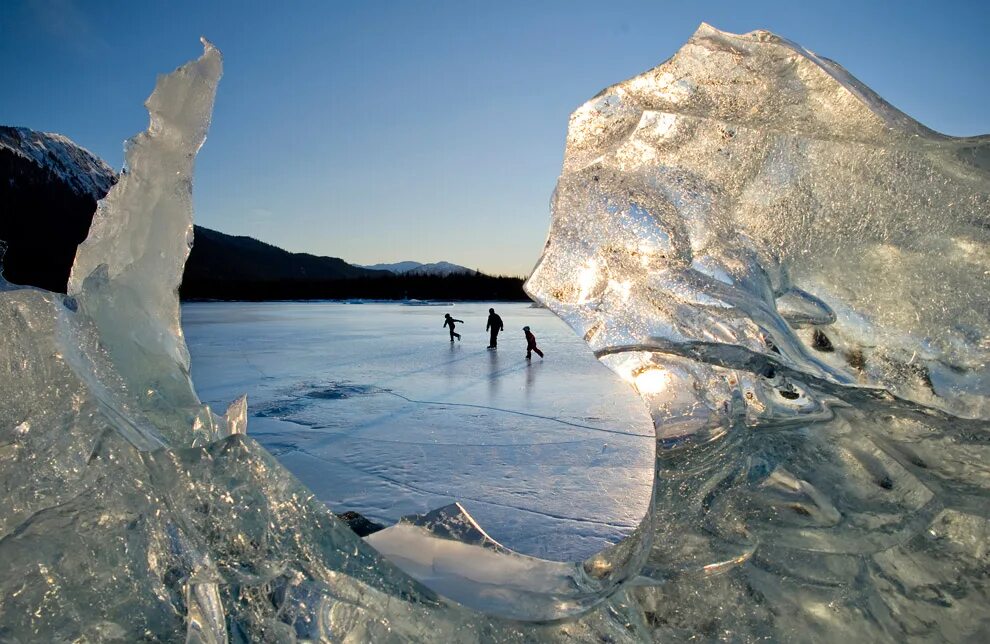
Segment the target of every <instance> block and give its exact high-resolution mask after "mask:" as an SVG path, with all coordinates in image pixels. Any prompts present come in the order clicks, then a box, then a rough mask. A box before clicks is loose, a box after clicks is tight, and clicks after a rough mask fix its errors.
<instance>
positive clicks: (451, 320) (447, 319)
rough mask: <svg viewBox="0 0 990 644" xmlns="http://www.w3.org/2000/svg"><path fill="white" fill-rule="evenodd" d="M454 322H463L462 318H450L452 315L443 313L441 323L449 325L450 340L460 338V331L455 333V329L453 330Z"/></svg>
mask: <svg viewBox="0 0 990 644" xmlns="http://www.w3.org/2000/svg"><path fill="white" fill-rule="evenodd" d="M454 322H460V323H461V324H464V320H458V319H456V318H452V317H450V313H444V314H443V325H444V326H449V327H450V341H451V342H453V341H454V338H457V339H458V340H460V339H461V334H460V333H457V332H456V331H454Z"/></svg>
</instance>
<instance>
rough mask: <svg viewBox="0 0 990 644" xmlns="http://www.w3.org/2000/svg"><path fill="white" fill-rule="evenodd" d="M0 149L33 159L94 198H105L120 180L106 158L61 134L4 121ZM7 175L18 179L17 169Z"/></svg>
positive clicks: (68, 184) (1, 128)
mask: <svg viewBox="0 0 990 644" xmlns="http://www.w3.org/2000/svg"><path fill="white" fill-rule="evenodd" d="M0 151H3V152H5V153H7V154H12V155H14V156H19V157H22V158H23V159H26V160H29V161H31V162H33V163H34V165H35V166H37V167H39V168H42V169H44V170H47V171H48V172H51V173H52V174H53V175H55V177H57V178H58V179H59V180H61V181H62V182H63V183H65V184H66V185H67V186H68V187H69V188H71V189H72V190H73V191H75V192H77V193H80V194H85V195H88V196H90V197H92V198H93V200H94V201H99V200H100V199H102V198H103V196H104V195H106V194H107V191H108V190H110V187H111V186H112V185H113V184H115V183H117V173H116V172H114V169H113V168H111V167H110V166H109V165H107V164H106V162H104V161H103V159H101V158H99V157H98V156H96V155H95V154H93V153H92V152H90V151H89V150H87V149H86V148H82V147H80V146H78V145H76V144H75V143H74V142H73V141H72V140H71V139H70V138H68V137H66V136H62V135H61V134H55V133H53V132H36V131H34V130H29V129H28V128H26V127H9V126H6V125H0ZM7 177H8V179H10V180H14V181H16V180H17V177H16V176H15V175H14V174H13V173H11V174H8V175H7Z"/></svg>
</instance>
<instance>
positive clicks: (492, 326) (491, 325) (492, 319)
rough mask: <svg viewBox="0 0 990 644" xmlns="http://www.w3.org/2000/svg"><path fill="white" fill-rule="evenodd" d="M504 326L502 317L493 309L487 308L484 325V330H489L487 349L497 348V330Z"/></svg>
mask: <svg viewBox="0 0 990 644" xmlns="http://www.w3.org/2000/svg"><path fill="white" fill-rule="evenodd" d="M504 328H505V325H504V324H502V318H500V317H499V316H498V314H497V313H495V309H488V324H487V325H485V331H491V334H492V335H491V340H489V342H488V348H489V349H496V348H498V332H499V331H501V330H502V329H504Z"/></svg>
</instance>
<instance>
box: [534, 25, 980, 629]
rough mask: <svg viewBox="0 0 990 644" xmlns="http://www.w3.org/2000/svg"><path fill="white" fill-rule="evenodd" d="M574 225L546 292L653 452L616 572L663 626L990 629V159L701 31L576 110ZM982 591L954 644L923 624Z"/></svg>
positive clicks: (781, 51) (864, 92)
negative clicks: (984, 563) (977, 551)
mask: <svg viewBox="0 0 990 644" xmlns="http://www.w3.org/2000/svg"><path fill="white" fill-rule="evenodd" d="M552 209H553V211H552V221H551V228H550V235H549V239H548V240H547V243H546V248H545V251H544V254H543V256H542V257H541V259H540V261H539V263H538V264H537V266H536V269H535V270H534V272H533V275H532V276H531V278H530V279H529V281H528V282H527V284H526V288H527V290H528V292H529V293H530V294H531V295H532V296H533V297H534V298H535V299H537V300H538V301H540V302H541V303H543V304H545V305H546V306H547V307H548V308H550V309H551V310H552V311H554V312H555V313H557V314H558V315H560V316H561V317H562V318H563V319H564V320H565V321H567V322H568V323H569V324H570V325H571V327H572V328H574V330H575V331H576V332H577V333H579V334H580V335H581V336H583V337H584V338H585V340H586V341H587V342H588V344H589V345H590V346H591V347H592V348H593V349H594V350H595V352H596V355H598V356H599V358H600V359H601V360H602V362H603V363H605V364H606V365H608V366H609V367H610V368H611V369H612V370H613V371H615V372H616V373H617V374H618V375H619V376H621V377H622V378H623V379H625V380H627V381H628V382H629V383H630V384H631V385H632V386H633V387H635V389H636V390H637V391H638V392H639V394H640V395H641V396H642V398H643V400H644V401H645V402H646V404H647V406H648V407H649V409H650V412H651V414H652V416H653V420H654V424H655V427H656V433H657V468H656V479H655V483H654V490H653V505H652V508H653V511H652V512H651V513H650V515H649V516H648V517H647V518H646V519H645V520H644V522H643V525H642V526H641V532H640V533H639V534H638V535H636V536H635V537H633V538H631V539H630V540H628V541H627V542H625V543H623V544H620V545H619V546H618V547H616V548H615V549H614V551H615V552H618V551H620V550H621V549H623V548H633V547H639V548H645V549H648V550H649V556H648V558H647V560H646V562H645V564H644V565H643V567H642V568H641V570H640V578H639V581H640V582H641V583H642V584H644V585H657V586H658V587H659V588H660V590H657V591H655V592H654V591H652V590H642V591H640V592H641V594H640V595H639V597H640V598H641V599H642V600H643V602H644V603H643V604H642V605H643V606H649V607H650V608H649V609H648V610H649V611H654V612H655V614H666V615H667V616H668V618H669V616H671V615H677V620H678V621H679V622H680V623H683V622H681V620H684V619H685V618H686V619H687V620H688V621H691V622H692V623H693V624H695V626H697V625H698V624H699V623H700V622H699V620H704V619H706V618H705V615H706V613H708V614H710V612H711V611H715V612H720V613H721V612H722V611H723V610H725V607H726V606H733V607H734V608H733V609H732V612H733V616H732V617H731V618H730V617H728V616H725V618H724V619H732V620H733V621H732V623H729V624H726V623H725V621H724V620H723V622H722V624H723V625H724V626H725V628H726V630H725V631H717V632H718V633H719V636H720V637H721V636H725V637H728V638H729V639H732V638H733V637H734V636H736V635H738V633H739V630H736V629H741V630H743V631H745V632H747V633H748V634H749V635H750V636H752V635H753V634H755V633H758V632H760V629H761V628H763V627H768V628H769V629H770V631H769V632H773V633H775V634H776V636H777V637H783V638H785V639H786V638H789V637H795V636H797V637H799V638H806V637H809V636H810V637H812V638H814V637H815V636H814V635H809V633H813V632H815V631H814V629H825V630H824V631H821V632H824V633H826V634H827V637H826V639H840V638H842V637H846V636H848V635H850V634H856V637H857V638H858V639H863V638H868V637H874V636H880V635H881V634H883V635H885V636H886V637H894V638H897V637H901V636H903V635H904V634H906V633H914V634H926V635H929V636H934V637H947V638H948V639H953V638H954V637H959V636H960V634H969V635H970V636H972V635H973V634H975V633H977V632H979V630H980V629H981V628H985V625H984V626H981V620H982V619H983V617H982V610H983V609H982V608H980V604H981V602H984V601H986V600H987V598H988V588H987V585H986V584H985V583H984V582H981V581H980V580H979V576H980V573H979V572H978V569H979V567H980V564H978V563H977V561H976V559H974V558H972V556H971V555H970V554H963V553H962V550H961V549H960V547H961V545H960V544H961V543H962V540H965V539H974V540H979V539H981V538H984V539H985V538H986V534H987V532H986V531H987V521H986V520H987V516H988V515H987V508H988V507H990V485H988V481H990V470H988V468H987V464H986V463H987V462H986V460H985V459H986V456H987V451H986V449H985V445H986V441H987V436H988V435H990V430H988V426H987V423H986V421H985V419H987V418H988V417H990V363H988V358H990V341H988V338H990V281H988V280H987V279H986V276H987V275H988V274H990V138H988V137H978V138H971V139H954V138H951V137H946V136H943V135H940V134H937V133H935V132H932V131H931V130H929V129H927V128H925V127H924V126H922V125H920V124H919V123H917V122H915V121H913V120H912V119H910V118H909V117H907V116H906V115H904V114H902V113H901V112H899V111H897V110H896V109H894V108H893V107H892V106H890V105H889V104H887V103H886V102H884V101H883V100H882V99H881V98H880V97H878V96H877V95H876V94H874V93H873V92H871V91H870V90H869V89H868V88H867V87H865V86H864V85H862V83H860V82H859V81H857V80H856V79H854V78H853V77H852V76H850V75H849V74H848V73H847V72H846V71H845V70H843V69H842V68H841V67H840V66H839V65H837V64H836V63H834V62H832V61H829V60H826V59H823V58H821V57H819V56H816V55H815V54H813V53H811V52H809V51H807V50H805V49H803V48H801V47H800V46H798V45H796V44H794V43H791V42H788V41H786V40H784V39H782V38H779V37H777V36H775V35H773V34H770V33H767V32H754V33H751V34H746V35H741V36H739V35H733V34H727V33H723V32H720V31H718V30H716V29H713V28H711V27H709V26H707V25H702V27H701V28H700V29H699V30H698V32H697V33H696V34H695V35H694V36H693V37H692V38H691V40H690V41H689V42H688V43H687V44H686V45H685V46H684V47H683V48H682V49H681V50H680V51H679V52H678V53H677V54H676V55H675V56H674V57H673V58H671V59H670V60H668V61H667V62H666V63H664V64H662V65H660V66H659V67H657V68H655V69H652V70H650V71H648V72H646V73H644V74H641V75H639V76H636V77H634V78H632V79H630V80H627V81H625V82H623V83H619V84H618V85H615V86H613V87H610V88H608V89H606V90H604V91H603V92H601V93H600V94H599V95H598V96H596V97H595V98H593V99H591V100H590V101H589V102H588V103H586V104H584V105H583V106H581V107H580V108H578V109H577V110H576V111H575V112H574V114H573V115H572V116H571V121H570V127H569V130H568V136H567V149H566V153H565V159H564V167H563V172H562V174H561V177H560V180H559V182H558V184H557V189H556V192H555V194H554V197H553V203H552ZM967 418H968V419H967ZM981 419H982V420H981ZM936 463H937V464H936ZM950 463H951V464H950ZM950 516H951V517H952V519H949V517H950ZM947 521H948V522H950V523H952V524H953V525H956V526H961V525H963V524H965V525H968V526H970V527H971V528H972V529H973V532H972V533H968V534H967V535H966V536H962V534H960V533H956V534H957V535H958V536H957V537H956V538H957V539H958V540H959V541H957V542H955V543H954V545H949V544H948V541H944V540H941V539H940V538H939V539H936V538H934V537H933V535H934V534H936V533H939V534H941V532H940V529H939V528H937V527H936V526H940V525H943V524H945V522H947ZM965 531H966V529H962V531H961V532H962V533H965ZM637 540H638V543H637V545H635V546H634V545H632V544H633V543H635V542H637ZM612 554H613V553H612V552H605V553H603V554H602V555H601V556H600V557H599V558H597V559H595V560H592V561H591V562H588V564H586V565H587V566H589V567H591V568H595V565H596V564H598V565H599V567H600V568H601V569H608V567H609V566H610V565H611V562H612ZM911 561H918V562H924V563H922V564H920V565H921V568H923V569H924V570H923V571H922V570H920V569H918V568H915V567H914V564H909V563H908V562H911ZM895 570H897V571H898V572H896V573H895V572H893V571H895ZM909 570H910V572H909ZM716 573H724V574H723V575H722V576H721V577H719V578H718V579H717V580H716V579H714V578H713V577H712V575H713V574H716ZM890 575H892V576H890ZM922 578H923V579H925V581H921V579H922ZM959 578H961V579H963V580H964V581H963V586H964V589H963V590H961V591H960V592H959V593H958V594H954V595H953V597H954V603H953V606H952V609H951V612H952V614H953V616H954V617H953V619H954V620H956V621H954V624H953V626H951V627H942V630H940V629H939V627H932V626H931V624H933V623H935V622H928V623H929V626H927V627H926V626H923V624H922V623H923V622H924V621H925V620H935V621H940V620H941V619H943V618H939V617H936V616H935V615H937V614H939V613H940V610H941V609H936V608H934V607H933V606H932V605H931V604H929V603H926V602H924V601H923V600H921V599H920V597H919V596H918V595H917V594H916V592H917V589H918V588H919V585H925V584H932V585H931V586H930V588H931V589H932V591H933V592H934V593H935V594H943V593H945V594H948V593H952V590H951V589H952V587H953V583H954V582H953V581H952V580H954V579H959ZM699 589H705V590H703V591H701V590H699ZM685 593H686V594H687V595H689V596H690V597H692V598H695V600H697V598H698V597H699V596H710V598H711V599H710V601H708V600H701V601H698V602H697V608H696V609H695V608H687V606H686V603H685V601H683V600H681V599H680V597H681V595H682V594H685ZM767 598H772V599H771V600H770V605H767V604H765V603H764V602H765V601H766V599H767ZM674 606H676V607H677V608H674ZM825 607H827V608H825ZM946 610H948V608H946ZM690 613H694V617H686V616H687V615H688V614H690ZM723 615H724V613H723ZM907 615H911V616H916V617H907ZM922 615H924V617H922ZM758 624H761V625H762V626H760V625H758ZM715 632H716V631H713V632H711V633H709V634H710V635H711V636H713V637H714V633H715ZM732 633H735V634H736V635H731V634H732ZM681 634H682V636H687V635H689V634H691V633H690V631H688V632H682V633H681Z"/></svg>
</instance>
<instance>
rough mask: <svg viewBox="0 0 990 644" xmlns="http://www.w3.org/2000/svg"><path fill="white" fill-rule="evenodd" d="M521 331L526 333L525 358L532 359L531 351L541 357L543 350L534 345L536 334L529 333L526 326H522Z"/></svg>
mask: <svg viewBox="0 0 990 644" xmlns="http://www.w3.org/2000/svg"><path fill="white" fill-rule="evenodd" d="M523 333H524V334H525V335H526V359H527V360H532V359H533V351H535V352H536V355H538V356H540V357H541V358H542V357H543V352H542V351H540V349H539V347H537V346H536V336H535V335H533V334H532V333H530V331H529V327H528V326H524V327H523Z"/></svg>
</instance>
